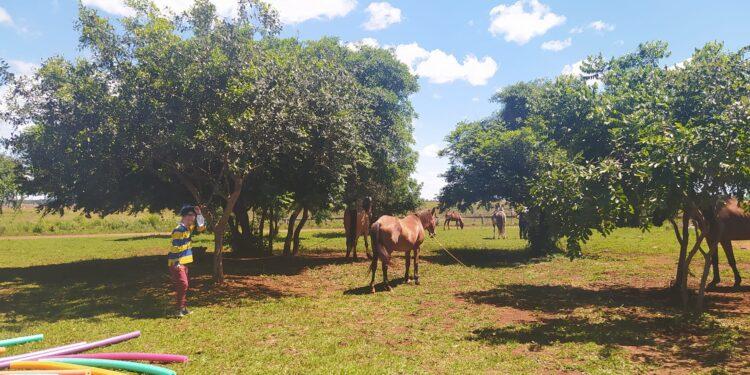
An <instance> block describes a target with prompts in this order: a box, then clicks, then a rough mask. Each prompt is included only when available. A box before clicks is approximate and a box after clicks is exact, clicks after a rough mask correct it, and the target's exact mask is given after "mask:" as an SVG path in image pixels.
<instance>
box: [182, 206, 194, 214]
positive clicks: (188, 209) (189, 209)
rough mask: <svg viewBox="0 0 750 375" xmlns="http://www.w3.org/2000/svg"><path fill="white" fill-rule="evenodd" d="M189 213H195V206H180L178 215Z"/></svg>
mask: <svg viewBox="0 0 750 375" xmlns="http://www.w3.org/2000/svg"><path fill="white" fill-rule="evenodd" d="M189 214H193V215H195V206H191V205H189V204H186V205H184V206H182V208H180V216H187V215H189Z"/></svg>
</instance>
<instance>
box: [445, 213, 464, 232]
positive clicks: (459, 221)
mask: <svg viewBox="0 0 750 375" xmlns="http://www.w3.org/2000/svg"><path fill="white" fill-rule="evenodd" d="M451 221H455V222H456V227H461V229H464V219H463V218H462V217H461V214H460V213H458V212H456V211H450V212H446V213H445V221H443V229H446V227H447V228H448V229H451Z"/></svg>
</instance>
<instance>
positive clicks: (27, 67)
mask: <svg viewBox="0 0 750 375" xmlns="http://www.w3.org/2000/svg"><path fill="white" fill-rule="evenodd" d="M8 65H10V70H11V71H12V72H13V73H16V74H18V75H22V76H26V75H31V74H34V72H36V70H37V69H39V64H35V63H32V62H28V61H21V60H8Z"/></svg>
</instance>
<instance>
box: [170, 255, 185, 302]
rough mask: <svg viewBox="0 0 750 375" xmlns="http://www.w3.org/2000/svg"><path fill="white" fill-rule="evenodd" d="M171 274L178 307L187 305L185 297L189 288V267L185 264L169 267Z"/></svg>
mask: <svg viewBox="0 0 750 375" xmlns="http://www.w3.org/2000/svg"><path fill="white" fill-rule="evenodd" d="M169 276H170V277H171V278H172V289H174V292H175V303H176V304H177V308H178V309H182V308H183V307H185V306H186V302H187V299H186V298H185V296H186V294H187V290H188V268H187V267H185V266H179V267H169Z"/></svg>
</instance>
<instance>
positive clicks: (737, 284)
mask: <svg viewBox="0 0 750 375" xmlns="http://www.w3.org/2000/svg"><path fill="white" fill-rule="evenodd" d="M741 284H742V279H737V280H734V288H735V289H739V288H740V285H741Z"/></svg>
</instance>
